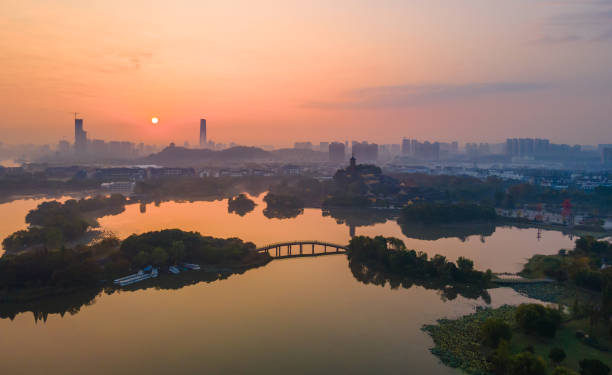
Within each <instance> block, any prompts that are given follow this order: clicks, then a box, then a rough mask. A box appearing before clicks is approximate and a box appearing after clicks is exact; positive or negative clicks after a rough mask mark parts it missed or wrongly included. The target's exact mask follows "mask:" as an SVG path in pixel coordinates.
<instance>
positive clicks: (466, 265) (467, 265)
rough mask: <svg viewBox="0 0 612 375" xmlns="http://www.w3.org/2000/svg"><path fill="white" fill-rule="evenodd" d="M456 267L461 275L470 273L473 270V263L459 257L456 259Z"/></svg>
mask: <svg viewBox="0 0 612 375" xmlns="http://www.w3.org/2000/svg"><path fill="white" fill-rule="evenodd" d="M457 267H459V271H461V272H463V273H467V272H471V271H472V270H473V269H474V262H473V261H472V260H470V259H467V258H464V257H459V259H457Z"/></svg>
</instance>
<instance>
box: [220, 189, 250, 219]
mask: <svg viewBox="0 0 612 375" xmlns="http://www.w3.org/2000/svg"><path fill="white" fill-rule="evenodd" d="M254 208H255V202H253V201H252V200H251V199H249V198H248V197H247V196H246V194H238V195H236V196H235V197H231V198H229V199H228V200H227V212H229V213H236V214H238V215H240V216H244V215H246V214H248V213H249V212H251V211H253V209H254Z"/></svg>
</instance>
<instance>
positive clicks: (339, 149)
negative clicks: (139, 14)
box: [329, 142, 346, 163]
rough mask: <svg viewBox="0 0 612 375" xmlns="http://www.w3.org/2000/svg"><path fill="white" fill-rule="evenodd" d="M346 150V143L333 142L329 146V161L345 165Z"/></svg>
mask: <svg viewBox="0 0 612 375" xmlns="http://www.w3.org/2000/svg"><path fill="white" fill-rule="evenodd" d="M345 149H346V147H345V146H344V143H340V142H332V143H331V144H330V145H329V161H331V162H333V163H343V162H344V160H345V157H346V156H345V155H346V154H345Z"/></svg>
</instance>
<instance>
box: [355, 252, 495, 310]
mask: <svg viewBox="0 0 612 375" xmlns="http://www.w3.org/2000/svg"><path fill="white" fill-rule="evenodd" d="M349 269H350V270H351V273H352V274H353V277H354V278H355V279H356V280H357V281H359V282H361V283H364V284H366V285H369V284H373V285H378V286H382V287H384V286H386V285H387V284H389V286H390V287H391V289H398V288H399V287H400V286H401V287H402V288H404V289H410V288H412V287H413V286H420V287H423V288H425V289H428V290H437V291H438V294H439V295H440V298H441V299H442V301H452V300H454V299H455V298H457V296H461V297H464V298H468V299H478V298H482V299H483V300H484V301H485V303H487V304H488V303H491V296H490V295H489V292H488V291H487V289H485V288H483V287H482V286H478V285H471V284H449V283H448V282H447V281H446V280H442V279H439V278H413V277H410V276H399V275H396V274H393V273H390V272H387V271H384V270H382V269H375V268H372V267H369V266H368V265H367V264H365V263H363V262H361V261H358V260H356V259H350V260H349Z"/></svg>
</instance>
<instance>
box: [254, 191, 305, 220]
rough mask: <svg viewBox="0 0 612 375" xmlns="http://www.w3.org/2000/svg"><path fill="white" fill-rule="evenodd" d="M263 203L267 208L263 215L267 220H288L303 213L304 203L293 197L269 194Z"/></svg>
mask: <svg viewBox="0 0 612 375" xmlns="http://www.w3.org/2000/svg"><path fill="white" fill-rule="evenodd" d="M264 202H266V204H267V206H266V208H265V209H264V211H263V214H264V216H265V217H267V218H269V219H272V218H277V219H289V218H293V217H296V216H298V215H301V214H302V213H303V212H304V201H303V200H302V199H300V198H299V197H297V196H295V195H290V194H277V193H272V192H270V193H268V194H266V196H265V197H264Z"/></svg>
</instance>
